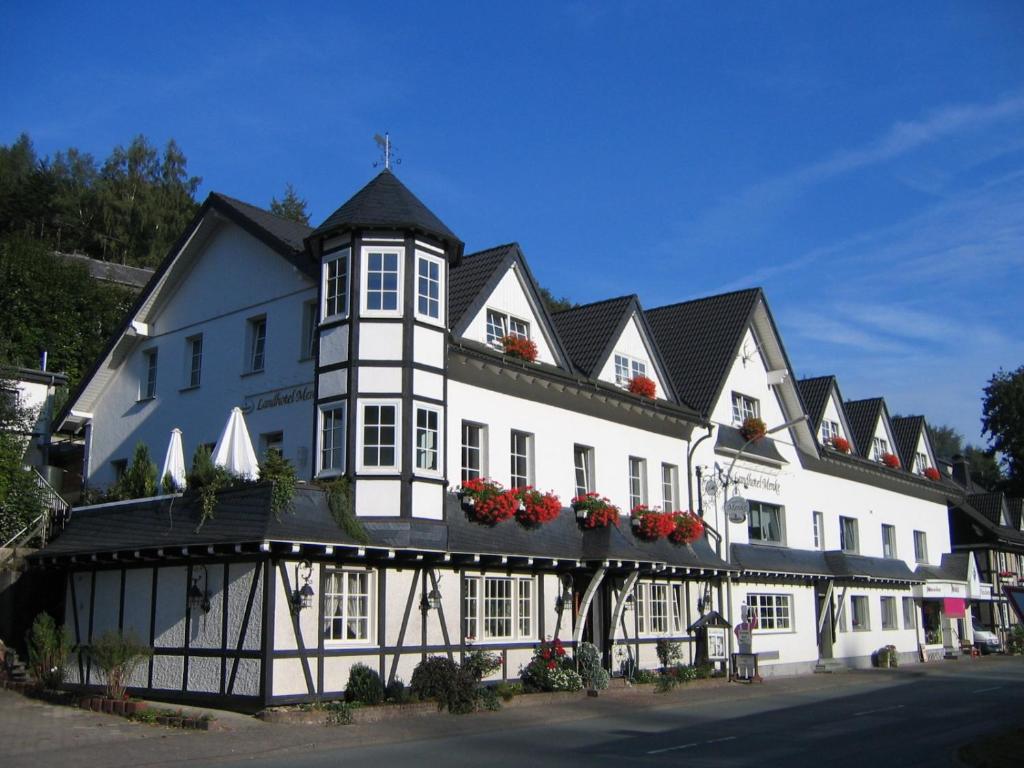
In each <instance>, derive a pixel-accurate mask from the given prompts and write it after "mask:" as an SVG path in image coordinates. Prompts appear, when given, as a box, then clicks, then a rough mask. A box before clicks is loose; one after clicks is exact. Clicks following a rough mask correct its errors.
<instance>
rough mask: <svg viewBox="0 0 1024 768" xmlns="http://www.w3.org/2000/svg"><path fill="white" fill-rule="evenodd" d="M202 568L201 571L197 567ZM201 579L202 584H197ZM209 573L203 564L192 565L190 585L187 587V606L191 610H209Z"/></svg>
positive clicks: (206, 611) (204, 611) (207, 611)
mask: <svg viewBox="0 0 1024 768" xmlns="http://www.w3.org/2000/svg"><path fill="white" fill-rule="evenodd" d="M200 568H201V569H202V573H200V572H199V569H200ZM200 579H202V581H203V586H202V587H200V586H199V580H200ZM209 584H210V574H209V573H208V572H207V570H206V566H205V565H194V566H192V586H190V587H189V588H188V607H189V608H190V609H191V610H192V611H198V610H202V612H203V613H209V612H210V587H209Z"/></svg>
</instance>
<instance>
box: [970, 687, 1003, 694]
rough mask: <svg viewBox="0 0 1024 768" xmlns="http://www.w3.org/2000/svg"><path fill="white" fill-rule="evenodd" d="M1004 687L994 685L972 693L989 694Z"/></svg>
mask: <svg viewBox="0 0 1024 768" xmlns="http://www.w3.org/2000/svg"><path fill="white" fill-rule="evenodd" d="M1002 687H1003V686H1001V685H993V686H992V687H991V688H979V689H978V690H976V691H971V693H988V692H989V691H998V690H999V689H1000V688H1002Z"/></svg>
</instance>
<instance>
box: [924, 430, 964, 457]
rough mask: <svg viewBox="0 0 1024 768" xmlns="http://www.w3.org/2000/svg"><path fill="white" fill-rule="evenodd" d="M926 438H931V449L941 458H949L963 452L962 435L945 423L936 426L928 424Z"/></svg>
mask: <svg viewBox="0 0 1024 768" xmlns="http://www.w3.org/2000/svg"><path fill="white" fill-rule="evenodd" d="M928 439H929V440H931V444H932V450H933V451H935V455H936V456H937V457H939V458H941V459H951V458H953V457H954V456H956V455H958V454H961V453H963V450H964V437H963V435H961V434H960V433H959V432H957V431H956V430H955V429H953V427H950V426H947V425H945V424H939V425H938V426H935V425H932V424H929V425H928Z"/></svg>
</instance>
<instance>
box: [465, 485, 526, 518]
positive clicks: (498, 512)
mask: <svg viewBox="0 0 1024 768" xmlns="http://www.w3.org/2000/svg"><path fill="white" fill-rule="evenodd" d="M460 493H461V495H462V504H463V506H464V507H466V509H467V511H468V512H469V516H470V517H471V518H473V519H474V520H476V521H477V522H478V523H484V524H485V525H496V524H497V523H500V522H501V521H502V520H508V519H509V518H510V517H512V516H513V515H514V514H515V513H516V510H517V509H519V497H518V495H517V494H516V491H506V490H505V489H504V488H502V487H501V484H500V483H496V482H494V481H493V480H486V479H484V478H482V477H477V478H473V479H472V480H467V481H466V482H464V483H463V484H462V489H461V490H460Z"/></svg>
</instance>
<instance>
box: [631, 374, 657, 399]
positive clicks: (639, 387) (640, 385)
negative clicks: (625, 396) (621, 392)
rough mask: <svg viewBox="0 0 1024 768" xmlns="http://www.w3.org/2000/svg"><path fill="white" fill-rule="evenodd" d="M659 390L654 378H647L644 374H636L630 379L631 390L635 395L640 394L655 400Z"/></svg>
mask: <svg viewBox="0 0 1024 768" xmlns="http://www.w3.org/2000/svg"><path fill="white" fill-rule="evenodd" d="M657 390H658V387H657V385H656V384H655V383H654V380H653V379H649V378H647V377H646V376H644V375H643V374H640V375H637V376H634V377H633V378H632V379H630V380H629V391H630V392H632V393H633V394H634V395H640V396H641V397H647V398H650V399H651V400H653V399H654V395H655V393H656V392H657Z"/></svg>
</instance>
